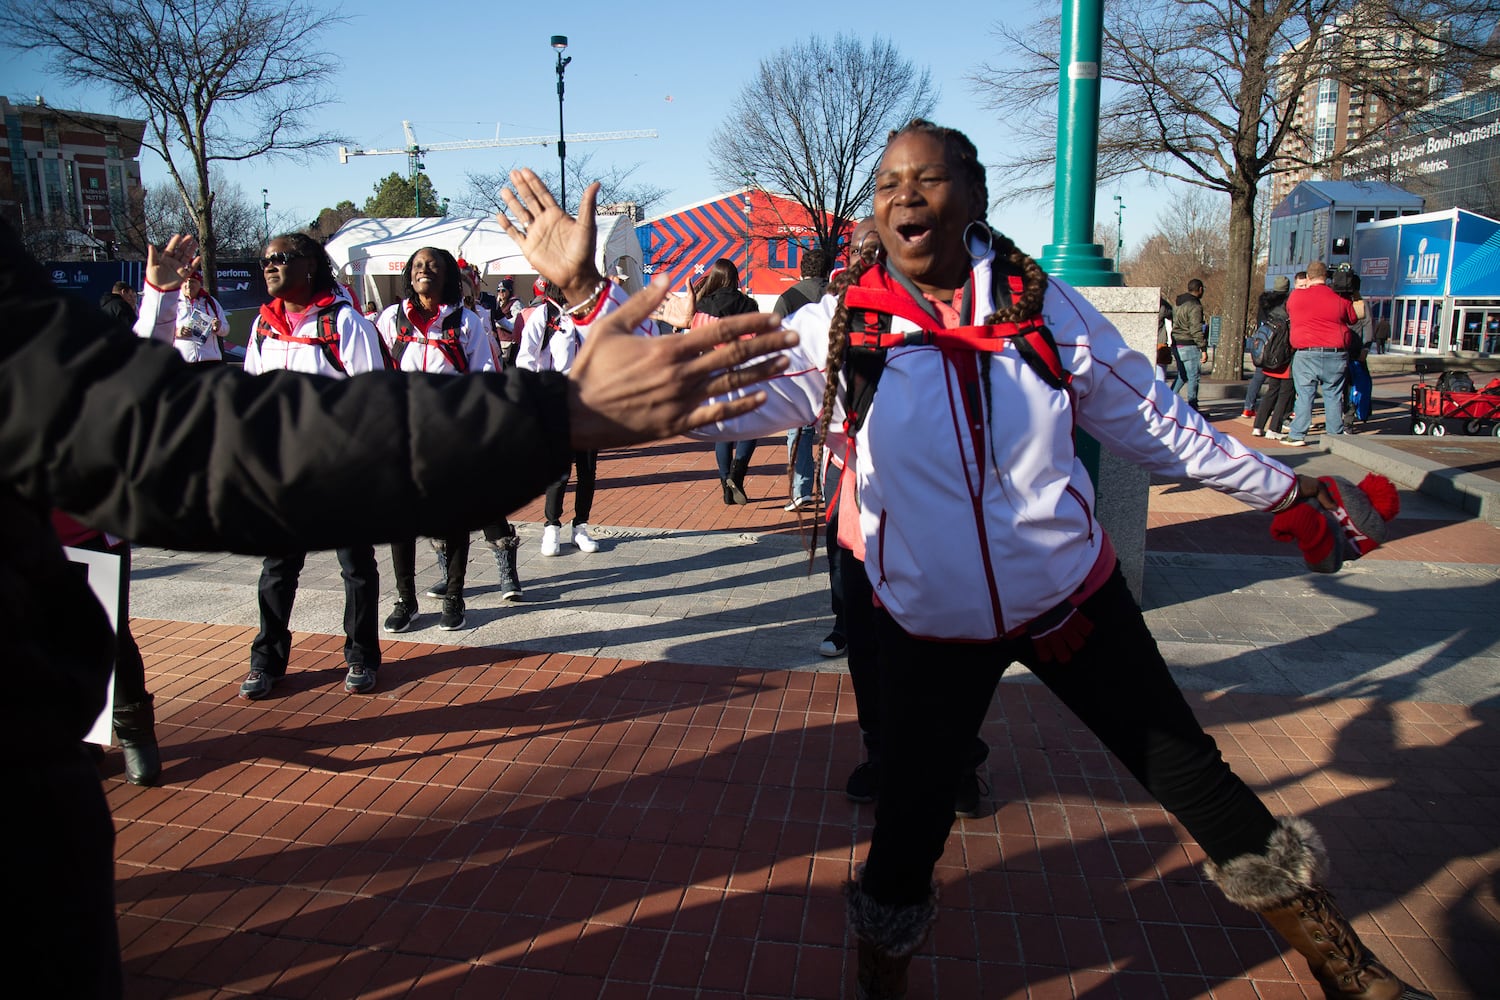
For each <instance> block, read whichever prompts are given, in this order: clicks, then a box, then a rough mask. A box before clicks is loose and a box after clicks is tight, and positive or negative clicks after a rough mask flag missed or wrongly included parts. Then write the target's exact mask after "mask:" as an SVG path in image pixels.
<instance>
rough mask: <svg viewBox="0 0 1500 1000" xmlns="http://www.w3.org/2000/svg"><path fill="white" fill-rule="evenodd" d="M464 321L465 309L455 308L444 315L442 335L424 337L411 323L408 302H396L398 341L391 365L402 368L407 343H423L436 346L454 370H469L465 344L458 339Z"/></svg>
mask: <svg viewBox="0 0 1500 1000" xmlns="http://www.w3.org/2000/svg"><path fill="white" fill-rule="evenodd" d="M463 323H464V311H463V310H462V309H454V310H453V311H452V312H450V313H449V314H448V315H446V316H444V317H443V325H442V336H440V337H424V336H422V335H421V334H419V333H417V331H416V328H415V327H414V326H412V325H411V320H410V319H409V318H408V317H407V315H406V303H405V302H398V303H397V304H396V342H395V343H394V344H392V345H391V351H390V355H391V367H393V368H396V369H398V370H399V369H400V367H401V355H403V354H405V353H406V345H407V344H421V345H422V346H423V347H436V348H437V349H438V351H439V352H440V353H441V354H442V355H443V357H444V358H447V359H448V363H449V364H450V365H452V366H453V368H454V370H455V371H457V372H459V373H460V374H462V373H464V372H466V371H468V370H469V359H468V357H467V356H466V355H465V354H464V349H463V345H462V344H460V343H459V341H458V331H459V330H460V329H462V327H463Z"/></svg>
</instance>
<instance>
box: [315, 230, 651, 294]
mask: <svg viewBox="0 0 1500 1000" xmlns="http://www.w3.org/2000/svg"><path fill="white" fill-rule="evenodd" d="M598 224H599V245H598V249H597V251H596V255H595V263H596V264H597V265H598V267H599V270H600V272H602V273H604V274H614V273H618V272H620V271H623V272H624V273H625V275H626V277H627V282H626V288H627V289H629V290H630V291H636V290H637V289H639V288H640V287H641V245H640V242H639V241H638V240H637V239H636V236H635V227H634V226H632V225H631V223H630V219H629V218H628V217H627V216H624V215H600V216H598ZM422 247H440V248H441V249H444V250H447V251H448V252H449V253H451V254H453V256H455V257H462V258H463V259H464V260H466V261H468V262H469V263H470V264H473V265H474V266H475V267H477V268H479V272H480V274H482V275H485V276H486V277H490V276H499V275H511V276H513V277H514V278H515V279H516V294H518V295H519V296H521V298H522V299H523V300H524V299H527V298H529V297H530V291H531V282H532V279H533V278H534V277H535V275H536V269H535V268H533V267H532V266H531V264H530V263H528V262H527V260H526V257H525V256H524V255H523V254H522V253H521V248H520V247H518V246H516V242H515V240H513V239H511V238H510V237H509V236H507V235H506V234H505V231H504V230H503V229H501V228H500V224H499V223H498V222H496V221H495V220H494V219H493V218H479V219H455V218H441V219H350V220H349V221H348V222H346V223H345V224H344V225H342V226H340V227H339V231H338V232H336V233H334V234H333V238H332V239H330V240H329V241H328V244H327V249H328V256H329V257H330V258H332V260H333V266H334V268H335V269H336V270H337V271H338V273H339V276H340V277H341V278H342V279H343V280H345V281H348V282H350V283H353V282H354V281H356V280H358V281H359V283H360V285H361V286H362V287H361V290H360V294H361V295H362V296H363V297H365V298H366V299H367V300H368V299H369V298H374V299H375V300H376V301H378V302H379V303H380V304H382V305H385V304H387V303H389V302H391V301H393V300H394V299H395V297H396V296H397V295H398V294H399V292H400V287H401V286H400V278H401V269H402V268H403V267H404V266H405V265H406V261H407V258H409V257H410V256H411V255H412V254H414V253H416V252H417V251H418V250H419V249H421V248H422ZM382 278H383V279H386V280H377V279H382ZM485 284H486V285H487V286H488V289H487V290H493V288H494V286H493V285H492V284H490V283H489V282H485Z"/></svg>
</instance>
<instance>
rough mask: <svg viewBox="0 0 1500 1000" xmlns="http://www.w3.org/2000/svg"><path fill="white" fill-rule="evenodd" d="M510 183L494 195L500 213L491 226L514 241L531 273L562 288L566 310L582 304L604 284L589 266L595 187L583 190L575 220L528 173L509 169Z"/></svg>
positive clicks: (593, 240) (593, 237) (595, 232)
mask: <svg viewBox="0 0 1500 1000" xmlns="http://www.w3.org/2000/svg"><path fill="white" fill-rule="evenodd" d="M510 183H511V187H510V188H507V189H505V190H503V191H501V192H500V198H501V200H502V201H504V202H505V208H506V211H504V212H501V213H500V214H498V215H496V216H495V221H496V222H498V223H500V228H502V229H504V230H505V232H506V233H507V234H508V235H509V236H510V237H511V238H512V239H513V240H515V241H516V245H517V246H518V247H520V248H521V253H522V254H524V255H525V256H526V259H527V260H528V261H529V262H530V263H531V266H532V267H534V268H536V270H537V273H538V274H540V275H541V276H542V277H544V278H546V279H547V280H548V281H550V282H552V283H553V284H554V285H556V286H558V287H559V288H560V289H562V293H563V297H564V298H565V299H566V301H567V304H568V306H569V307H572V306H577V305H579V304H581V303H583V302H584V301H586V300H587V299H588V298H589V296H590V295H593V294H594V292H595V290H596V289H598V288H599V285H600V283H601V282H603V281H604V276H603V275H602V274H600V273H599V267H598V265H597V264H595V263H594V247H595V243H596V241H597V237H598V227H597V226H596V224H595V222H594V202H595V200H596V199H597V198H598V197H599V184H598V182H597V181H596V182H595V183H593V184H590V185H589V186H588V187H587V188H585V189H584V191H583V197H582V198H581V199H579V202H578V218H576V219H575V218H573V217H572V216H571V215H569V214H568V213H567V212H566V211H564V210H563V207H562V206H561V205H559V204H558V203H557V200H556V199H555V198H553V197H552V192H551V191H549V190H547V185H545V184H543V183H542V179H541V178H540V177H538V176H537V175H536V173H535V172H534V171H532V170H531V169H530V168H526V169H523V170H512V171H511V172H510Z"/></svg>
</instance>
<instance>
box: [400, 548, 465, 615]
mask: <svg viewBox="0 0 1500 1000" xmlns="http://www.w3.org/2000/svg"><path fill="white" fill-rule="evenodd" d="M443 552H444V553H445V554H446V555H447V557H448V595H449V596H450V597H462V596H464V573H465V572H466V571H467V570H468V568H469V533H468V532H467V531H465V532H462V533H460V534H457V535H454V536H452V537H450V538H445V539H443ZM416 571H417V542H416V539H414V538H403V539H402V540H401V541H399V542H392V543H391V575H392V576H394V577H395V578H396V596H397V597H398V598H400V599H401V600H403V601H406V602H407V603H408V604H411V605H412V606H413V607H415V606H416V601H417V582H416Z"/></svg>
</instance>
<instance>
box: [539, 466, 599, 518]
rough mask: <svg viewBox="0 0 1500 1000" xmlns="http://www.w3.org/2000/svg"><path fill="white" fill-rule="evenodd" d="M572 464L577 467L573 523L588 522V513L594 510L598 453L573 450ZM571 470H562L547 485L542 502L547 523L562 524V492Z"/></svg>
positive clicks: (566, 485) (565, 488)
mask: <svg viewBox="0 0 1500 1000" xmlns="http://www.w3.org/2000/svg"><path fill="white" fill-rule="evenodd" d="M573 465H574V466H575V467H576V468H577V469H578V489H577V490H576V491H575V492H574V494H573V523H574V524H588V523H589V515H590V514H592V513H593V512H594V475H595V472H596V471H597V469H598V467H599V453H598V452H597V451H575V452H573ZM571 472H572V469H569V470H568V471H567V472H564V473H563V474H562V478H561V479H559V480H557V481H556V482H555V483H553V484H552V485H551V486H549V487H547V499H546V501H545V502H544V503H543V504H542V513H543V514H544V515H545V516H546V518H547V523H548V524H551V525H555V526H560V525H561V524H562V503H563V492H564V491H566V490H567V488H568V476H569V474H570V473H571Z"/></svg>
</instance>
